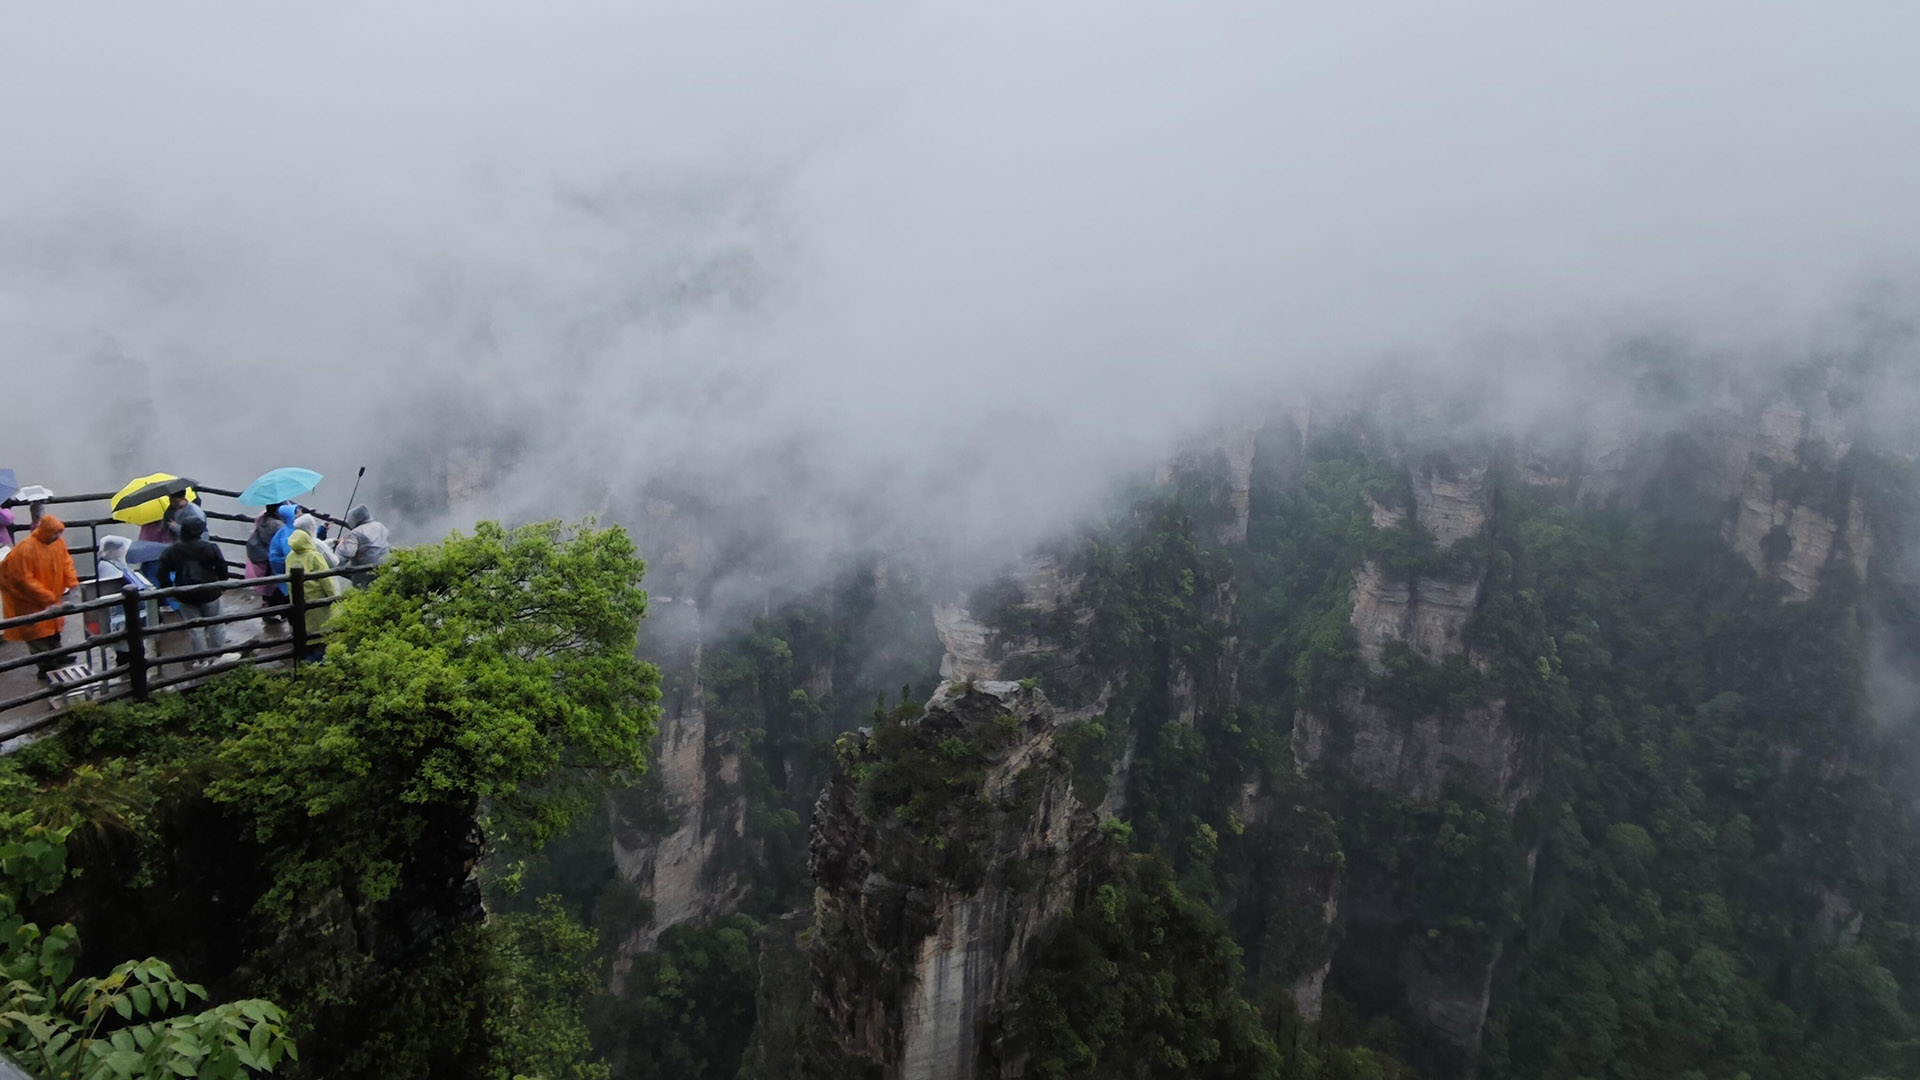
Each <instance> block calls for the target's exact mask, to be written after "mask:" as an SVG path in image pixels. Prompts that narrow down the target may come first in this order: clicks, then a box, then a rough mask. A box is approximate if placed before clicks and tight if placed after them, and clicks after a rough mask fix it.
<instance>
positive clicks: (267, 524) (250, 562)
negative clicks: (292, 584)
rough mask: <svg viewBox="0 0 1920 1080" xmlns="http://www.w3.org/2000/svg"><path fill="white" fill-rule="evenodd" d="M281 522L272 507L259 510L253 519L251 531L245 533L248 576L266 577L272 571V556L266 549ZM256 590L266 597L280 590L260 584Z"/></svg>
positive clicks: (278, 529) (271, 542)
mask: <svg viewBox="0 0 1920 1080" xmlns="http://www.w3.org/2000/svg"><path fill="white" fill-rule="evenodd" d="M283 524H285V522H283V521H281V520H280V515H279V513H278V512H277V511H276V510H275V509H274V508H273V507H268V508H267V509H265V510H262V511H260V516H259V517H257V518H254V519H253V531H252V532H250V533H248V534H247V576H248V577H250V578H258V577H267V576H268V575H270V574H272V573H273V556H272V555H270V554H268V550H267V549H269V548H271V547H272V546H273V538H274V535H275V534H276V533H278V532H279V531H280V526H281V525H283ZM256 591H257V592H259V594H260V595H261V596H262V597H268V596H272V595H274V594H275V593H277V592H279V591H280V590H279V588H278V587H277V586H273V585H260V586H257V587H256Z"/></svg>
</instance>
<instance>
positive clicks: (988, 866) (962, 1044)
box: [769, 682, 1098, 1080]
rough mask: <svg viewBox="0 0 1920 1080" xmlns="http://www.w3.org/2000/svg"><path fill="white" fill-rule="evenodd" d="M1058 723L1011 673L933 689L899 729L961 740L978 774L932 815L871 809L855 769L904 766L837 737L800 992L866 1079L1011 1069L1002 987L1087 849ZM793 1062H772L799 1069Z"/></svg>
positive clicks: (1093, 821)
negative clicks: (1058, 750) (1056, 743)
mask: <svg viewBox="0 0 1920 1080" xmlns="http://www.w3.org/2000/svg"><path fill="white" fill-rule="evenodd" d="M1058 722H1059V721H1058V717H1057V716H1056V715H1055V713H1054V710H1053V708H1052V706H1051V705H1050V704H1049V703H1048V702H1047V700H1046V698H1045V696H1044V695H1043V694H1041V693H1040V691H1038V690H1033V689H1026V688H1023V687H1022V686H1020V685H1019V684H1017V683H1006V682H976V683H972V684H971V685H965V684H947V685H943V686H942V687H941V689H940V691H939V692H937V693H936V694H935V695H934V698H933V700H932V702H931V703H930V704H929V705H928V708H927V711H926V713H925V715H924V716H922V717H921V718H919V719H918V720H915V721H912V722H911V724H910V730H908V731H907V732H905V733H904V734H903V735H902V738H904V739H905V740H906V742H907V743H908V745H909V746H910V747H917V748H924V747H927V746H934V745H943V740H944V741H945V742H944V745H945V746H948V747H951V746H953V745H956V743H954V742H953V740H958V741H959V743H963V744H965V745H968V746H971V747H975V748H976V749H977V752H978V753H979V755H980V757H979V762H980V774H979V783H978V786H977V788H975V789H974V790H972V791H970V792H968V793H966V794H965V795H964V797H962V798H960V799H959V800H958V801H957V802H955V803H952V804H949V805H947V806H946V807H945V808H944V809H942V810H941V811H940V812H939V813H938V814H937V815H936V816H935V817H934V818H933V819H932V820H920V819H919V818H918V817H917V816H914V814H913V812H912V811H907V812H905V813H903V812H902V808H900V807H894V806H883V805H875V800H874V795H873V793H872V788H871V783H872V781H869V784H867V785H863V783H862V781H861V780H860V779H859V776H860V775H863V774H864V775H869V776H871V775H873V774H874V773H875V772H876V771H884V770H887V769H890V768H911V767H912V766H911V765H910V764H904V763H903V762H906V761H907V757H906V756H895V757H892V758H887V757H885V756H884V755H883V752H882V751H881V750H880V749H879V747H878V745H876V741H875V737H874V736H872V735H870V734H865V733H863V734H857V735H852V736H847V737H846V739H845V741H843V747H842V751H843V760H845V761H848V762H850V763H852V769H851V770H843V771H841V772H840V773H839V774H838V775H836V776H835V778H834V779H833V782H832V783H831V785H830V786H829V787H828V789H827V791H826V793H825V794H824V795H823V796H822V797H821V799H820V803H819V807H818V809H817V810H816V811H815V817H814V832H813V842H812V870H813V876H814V880H815V882H816V885H817V889H816V894H815V902H814V911H813V924H812V933H811V940H810V944H809V946H808V949H809V951H808V955H809V957H810V969H811V973H812V985H811V989H812V993H813V998H814V1002H815V1005H816V1007H817V1009H818V1013H819V1021H820V1022H821V1023H822V1024H824V1025H825V1028H826V1030H827V1031H828V1032H829V1033H830V1036H831V1040H830V1041H831V1042H832V1044H833V1045H835V1046H837V1047H838V1049H839V1051H840V1052H841V1053H844V1054H846V1055H849V1056H851V1057H852V1058H854V1059H856V1060H859V1061H864V1062H866V1063H868V1064H869V1065H870V1066H871V1067H873V1068H876V1069H877V1070H878V1075H881V1076H885V1077H889V1078H894V1077H899V1078H912V1080H963V1078H972V1077H977V1076H1000V1075H1018V1063H1017V1062H1014V1061H1007V1060H1003V1059H1002V1056H1003V1054H1004V1053H1005V1047H1004V1045H1003V1044H1002V1043H1001V1042H1000V1040H998V1039H997V1038H996V1033H1000V1032H1004V1031H1005V1030H1007V1027H1008V1025H1009V1024H1011V1023H1016V1022H1017V1021H1016V1019H1015V1018H1013V1017H1010V1016H1009V1015H1008V1014H1007V1012H1006V1010H1007V1009H1008V1008H1009V1007H1010V1004H1011V1000H1012V993H1011V991H1012V990H1013V988H1014V986H1015V985H1017V983H1018V981H1019V979H1020V977H1021V976H1022V975H1024V974H1025V972H1026V970H1027V969H1028V966H1029V964H1030V962H1031V959H1032V953H1033V950H1034V949H1035V947H1036V946H1037V945H1038V943H1039V942H1040V941H1042V940H1043V939H1044V937H1045V935H1046V933H1047V932H1048V931H1049V930H1050V929H1052V927H1053V926H1054V925H1055V923H1056V921H1057V920H1058V919H1060V918H1061V917H1063V916H1064V915H1065V914H1066V913H1067V912H1068V911H1069V910H1070V909H1071V906H1072V903H1073V898H1074V895H1075V891H1076V889H1077V888H1079V887H1080V885H1081V884H1082V881H1083V877H1084V876H1085V875H1086V874H1087V873H1089V871H1090V864H1091V861H1092V859H1093V853H1094V852H1095V851H1096V850H1097V845H1098V829H1097V828H1096V826H1097V824H1098V817H1097V815H1096V813H1095V812H1094V810H1092V809H1091V808H1089V807H1088V806H1086V805H1085V804H1083V803H1082V802H1081V801H1080V800H1079V799H1078V798H1077V797H1076V796H1075V795H1074V792H1073V789H1072V781H1071V777H1070V770H1069V769H1068V768H1067V767H1066V765H1065V763H1064V762H1062V761H1060V760H1059V758H1058V756H1057V755H1056V754H1055V753H1054V751H1053V745H1052V743H1053V734H1054V731H1055V729H1056V727H1057V725H1058ZM913 752H915V751H913V750H909V751H905V752H903V753H904V754H905V755H910V754H911V753H913ZM936 782H938V783H943V784H944V782H945V780H944V777H943V778H940V779H938V780H937V781H936ZM890 783H891V782H889V784H890ZM887 790H889V791H895V794H896V795H897V794H898V793H897V791H896V790H895V789H894V788H893V787H891V786H889V787H888V788H887ZM909 805H912V804H909ZM907 817H914V820H912V821H909V820H906V818H907ZM772 1064H773V1063H771V1062H769V1065H770V1066H771V1065H772ZM795 1068H796V1069H797V1070H798V1071H796V1072H793V1073H787V1074H783V1073H781V1072H779V1071H778V1070H774V1072H773V1074H774V1075H795V1076H798V1075H805V1069H806V1066H805V1063H795Z"/></svg>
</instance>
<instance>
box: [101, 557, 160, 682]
mask: <svg viewBox="0 0 1920 1080" xmlns="http://www.w3.org/2000/svg"><path fill="white" fill-rule="evenodd" d="M132 547H133V543H132V542H131V541H129V540H128V539H127V538H126V537H124V536H103V537H101V538H100V554H99V557H98V559H97V560H96V561H97V562H98V563H99V576H100V578H101V579H102V580H103V581H105V580H108V578H109V575H108V571H109V570H111V571H112V572H113V573H115V574H118V575H120V577H119V579H118V580H119V581H120V582H122V583H123V584H126V585H132V586H133V587H134V588H135V589H138V590H140V591H141V592H145V591H146V590H148V589H151V588H153V582H151V581H148V580H147V579H146V577H145V575H143V574H141V573H140V571H139V570H138V569H136V568H135V567H134V566H133V564H132V563H129V562H128V561H127V558H128V555H129V553H130V551H131V549H132ZM140 607H141V608H142V609H144V608H145V607H146V605H145V604H142V605H140ZM102 614H104V613H103V612H100V611H96V612H94V614H93V615H89V616H88V618H89V619H92V618H93V617H94V616H96V615H102ZM136 617H137V618H139V619H140V620H141V621H142V622H143V623H144V622H145V621H146V612H145V611H144V610H141V611H139V612H137V613H136ZM87 632H88V633H89V634H93V633H98V632H99V627H97V626H95V625H93V624H92V623H89V624H88V626H87ZM132 658H133V650H132V649H131V648H130V647H128V645H127V643H126V641H125V640H122V641H120V642H118V643H116V644H115V645H114V651H113V662H114V665H115V666H116V667H126V666H127V663H128V661H130V660H131V659H132Z"/></svg>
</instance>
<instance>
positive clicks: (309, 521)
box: [293, 514, 340, 570]
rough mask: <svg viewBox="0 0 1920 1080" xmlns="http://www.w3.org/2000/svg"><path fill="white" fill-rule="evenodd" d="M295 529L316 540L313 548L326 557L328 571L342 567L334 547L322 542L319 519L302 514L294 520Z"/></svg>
mask: <svg viewBox="0 0 1920 1080" xmlns="http://www.w3.org/2000/svg"><path fill="white" fill-rule="evenodd" d="M293 527H294V528H295V529H298V530H299V531H301V532H303V533H306V534H307V535H308V536H311V537H313V538H314V540H315V543H314V545H313V546H314V548H315V550H317V551H319V552H320V554H321V555H323V556H325V557H326V560H327V569H329V570H331V569H333V568H334V567H336V566H339V565H340V556H338V555H335V554H334V553H333V547H332V546H331V545H329V544H327V543H326V542H324V541H321V540H320V519H319V518H317V517H314V516H313V515H312V514H301V515H300V516H299V517H297V518H295V519H293Z"/></svg>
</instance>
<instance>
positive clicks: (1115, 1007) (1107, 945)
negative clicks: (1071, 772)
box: [1020, 855, 1279, 1080]
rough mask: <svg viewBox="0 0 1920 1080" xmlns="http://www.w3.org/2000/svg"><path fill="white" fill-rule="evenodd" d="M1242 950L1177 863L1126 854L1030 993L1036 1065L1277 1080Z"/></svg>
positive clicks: (1045, 1072)
mask: <svg viewBox="0 0 1920 1080" xmlns="http://www.w3.org/2000/svg"><path fill="white" fill-rule="evenodd" d="M1238 957H1239V950H1238V949H1236V948H1235V947H1234V946H1233V943H1232V942H1231V941H1230V940H1228V939H1227V937H1226V934H1225V931H1224V929H1223V928H1222V927H1221V925H1220V921H1219V919H1218V918H1217V917H1216V916H1215V915H1214V914H1213V912H1212V911H1211V910H1209V909H1208V908H1207V906H1206V905H1205V904H1202V903H1199V902H1198V901H1196V900H1193V899H1191V898H1189V897H1188V896H1186V895H1185V894H1184V893H1182V892H1181V890H1180V887H1179V886H1178V885H1177V884H1176V883H1175V882H1174V880H1173V875H1172V872H1171V871H1170V870H1169V869H1168V867H1167V865H1166V863H1165V861H1163V860H1161V859H1159V858H1156V857H1154V856H1151V855H1137V856H1127V857H1124V861H1123V862H1122V865H1121V867H1120V868H1119V870H1118V872H1117V873H1115V874H1114V875H1113V876H1112V880H1110V881H1107V882H1105V883H1104V884H1102V885H1100V886H1099V887H1098V888H1097V889H1096V890H1095V891H1094V893H1093V895H1092V896H1091V897H1090V898H1089V901H1088V902H1087V903H1086V904H1084V905H1082V906H1081V907H1080V909H1079V910H1078V911H1076V912H1075V914H1074V916H1073V918H1072V919H1071V920H1069V921H1068V922H1067V923H1066V925H1064V926H1063V927H1061V928H1060V930H1059V931H1058V932H1056V933H1055V934H1054V935H1053V936H1052V937H1051V938H1050V939H1049V941H1048V942H1047V944H1046V946H1045V948H1044V949H1042V950H1041V952H1040V955H1039V956H1038V957H1037V958H1036V960H1035V963H1034V974H1033V976H1032V977H1031V978H1028V979H1027V980H1025V981H1024V982H1023V984H1022V986H1021V995H1022V1001H1021V1002H1020V1004H1021V1006H1022V1007H1023V1008H1024V1009H1025V1010H1026V1012H1027V1022H1028V1023H1029V1024H1031V1025H1032V1032H1033V1033H1032V1046H1031V1052H1032V1055H1033V1057H1032V1060H1031V1066H1030V1067H1031V1068H1032V1070H1033V1071H1034V1074H1035V1075H1038V1076H1041V1077H1046V1078H1047V1080H1065V1078H1067V1077H1116V1078H1118V1077H1141V1078H1146V1077H1156V1076H1190V1077H1219V1078H1222V1080H1226V1078H1235V1080H1237V1078H1241V1077H1263V1076H1264V1077H1271V1076H1275V1075H1276V1074H1277V1070H1278V1068H1279V1055H1278V1054H1277V1052H1276V1051H1275V1050H1274V1047H1273V1042H1272V1040H1271V1039H1269V1038H1268V1036H1267V1034H1266V1032H1264V1031H1263V1030H1261V1025H1260V1018H1259V1015H1258V1014H1257V1013H1255V1012H1254V1010H1253V1008H1252V1006H1250V1005H1248V1004H1247V1002H1246V1001H1245V999H1243V998H1242V997H1241V996H1240V985H1239V984H1240V966H1239V964H1238Z"/></svg>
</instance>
